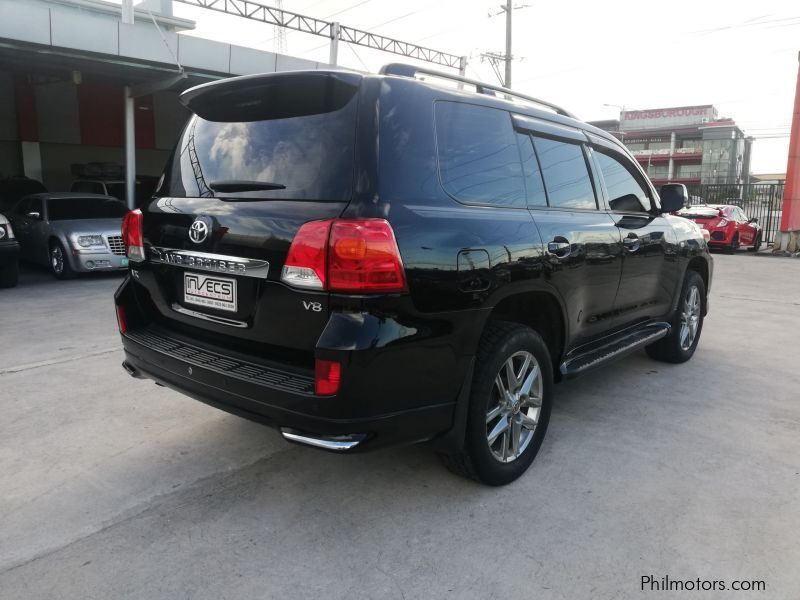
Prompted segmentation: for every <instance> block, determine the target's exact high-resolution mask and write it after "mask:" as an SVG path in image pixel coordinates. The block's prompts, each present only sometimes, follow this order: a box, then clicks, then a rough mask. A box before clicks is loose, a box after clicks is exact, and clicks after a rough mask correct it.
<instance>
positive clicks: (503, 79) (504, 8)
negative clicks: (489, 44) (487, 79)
mask: <svg viewBox="0 0 800 600" xmlns="http://www.w3.org/2000/svg"><path fill="white" fill-rule="evenodd" d="M528 6H530V4H518V5H517V6H514V1H513V0H506V3H505V4H501V5H500V10H498V11H497V12H490V13H489V18H490V19H491V18H492V17H496V16H497V15H499V14H500V13H506V51H505V53H504V54H500V53H499V52H483V53H482V54H481V62H483V61H484V60H486V61H488V62H489V64H490V65H491V66H492V70H493V71H494V73H495V75H497V78H498V79H499V80H500V83H501V84H502V85H503V86H504V87H507V88H510V87H511V61H513V60H514V55H513V54H512V53H511V48H512V43H511V30H512V14H513V12H514V11H515V10H519V9H520V8H527V7H528ZM500 63H504V65H505V73H504V74H502V75H501V73H500Z"/></svg>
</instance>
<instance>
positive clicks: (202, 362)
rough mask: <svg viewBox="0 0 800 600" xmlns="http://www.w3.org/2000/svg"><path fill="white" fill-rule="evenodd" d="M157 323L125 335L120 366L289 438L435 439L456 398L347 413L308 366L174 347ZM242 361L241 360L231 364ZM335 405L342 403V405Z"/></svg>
mask: <svg viewBox="0 0 800 600" xmlns="http://www.w3.org/2000/svg"><path fill="white" fill-rule="evenodd" d="M154 331H155V332H156V333H157V334H159V331H158V329H153V328H147V332H148V334H147V335H143V334H142V332H141V331H131V332H129V333H128V334H125V335H123V336H122V342H123V346H124V349H125V362H124V363H123V366H124V367H125V369H126V370H127V371H128V373H130V374H131V375H132V376H134V377H137V378H147V379H152V380H153V381H155V382H157V383H159V384H161V385H163V386H166V387H169V388H172V389H174V390H176V391H179V392H181V393H183V394H186V395H188V396H191V397H192V398H195V399H197V400H200V401H201V402H204V403H206V404H209V405H211V406H213V407H215V408H219V409H221V410H224V411H226V412H229V413H232V414H235V415H238V416H240V417H244V418H246V419H250V420H252V421H256V422H259V423H262V424H265V425H268V426H270V427H274V428H277V429H280V430H281V431H282V432H283V433H284V437H285V438H287V439H289V440H290V441H298V442H300V443H305V444H308V445H313V446H316V447H320V448H327V449H330V450H335V451H339V452H356V451H361V450H364V449H374V448H378V447H381V446H386V445H392V444H399V443H410V442H417V441H423V440H427V439H431V438H433V437H435V436H436V435H437V434H438V433H441V432H444V431H446V430H448V429H449V428H450V427H451V426H452V424H453V416H454V410H455V403H454V402H447V403H442V404H437V405H432V406H425V407H421V408H413V409H407V410H399V411H394V412H391V413H383V414H373V415H369V416H349V415H348V414H347V413H348V409H347V407H348V406H349V405H350V402H349V401H348V399H347V398H345V397H343V396H342V395H341V394H340V395H339V396H316V395H314V394H313V377H312V374H311V373H302V372H299V371H297V370H292V371H289V370H285V369H280V368H275V367H274V366H270V365H265V364H256V363H249V362H247V361H240V360H238V359H236V358H233V359H231V358H230V357H226V356H222V355H218V356H214V355H213V352H210V351H208V350H203V349H199V348H196V347H194V348H193V347H192V346H191V345H188V346H187V345H185V344H184V345H180V346H177V347H173V348H170V346H169V344H168V343H166V344H165V343H164V341H163V340H164V339H170V338H168V337H166V336H163V335H160V336H156V337H154V336H153V332H154ZM158 337H161V340H159V339H158ZM176 343H178V344H180V342H176ZM187 348H188V349H187ZM237 362H238V363H240V364H239V366H236V365H234V364H233V363H237ZM264 381H270V382H271V383H269V384H268V383H264ZM380 393H381V390H379V389H376V390H375V394H376V396H377V395H379V394H380ZM337 406H339V407H341V410H337V408H336V407H337ZM334 415H335V416H334ZM313 440H323V441H324V440H332V441H336V440H339V441H342V440H354V441H355V442H357V443H353V444H347V443H342V444H328V445H326V444H324V443H313Z"/></svg>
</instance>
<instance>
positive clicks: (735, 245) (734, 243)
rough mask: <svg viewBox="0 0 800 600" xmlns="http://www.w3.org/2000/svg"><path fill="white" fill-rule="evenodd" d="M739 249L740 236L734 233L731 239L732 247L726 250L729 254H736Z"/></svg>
mask: <svg viewBox="0 0 800 600" xmlns="http://www.w3.org/2000/svg"><path fill="white" fill-rule="evenodd" d="M738 249H739V234H738V233H734V234H733V237H732V238H731V245H730V246H728V247H727V248H726V250H727V251H728V254H734V253H735V252H736V251H737V250H738Z"/></svg>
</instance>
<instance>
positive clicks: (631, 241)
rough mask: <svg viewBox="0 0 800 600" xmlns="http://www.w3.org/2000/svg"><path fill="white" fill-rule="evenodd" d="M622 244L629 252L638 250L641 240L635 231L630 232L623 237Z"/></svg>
mask: <svg viewBox="0 0 800 600" xmlns="http://www.w3.org/2000/svg"><path fill="white" fill-rule="evenodd" d="M622 245H623V246H625V249H626V250H627V251H628V252H636V251H637V250H638V249H639V246H641V240H640V239H639V236H638V235H636V234H635V233H629V234H628V235H627V236H626V237H624V238H623V239H622Z"/></svg>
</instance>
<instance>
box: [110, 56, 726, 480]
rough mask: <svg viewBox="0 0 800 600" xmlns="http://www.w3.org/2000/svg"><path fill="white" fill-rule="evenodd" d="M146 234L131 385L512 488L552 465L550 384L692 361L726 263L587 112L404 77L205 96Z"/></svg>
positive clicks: (674, 194)
mask: <svg viewBox="0 0 800 600" xmlns="http://www.w3.org/2000/svg"><path fill="white" fill-rule="evenodd" d="M181 99H182V102H183V103H184V104H185V105H186V106H187V107H188V108H189V109H190V110H191V112H192V113H193V116H192V118H191V119H190V121H189V122H188V124H187V126H186V129H185V131H184V132H183V134H182V137H181V138H180V140H179V142H178V144H177V147H176V149H175V151H174V153H173V155H172V157H171V159H170V160H169V162H168V164H167V167H166V170H165V173H164V176H163V177H162V180H161V182H160V184H159V186H158V188H157V190H156V194H155V197H154V198H153V199H152V200H151V201H150V202H149V203H147V204H146V205H145V206H144V208H143V209H142V210H135V211H132V212H130V213H128V215H127V216H126V218H125V221H124V234H123V235H124V243H125V246H126V251H127V255H128V257H129V259H130V264H131V268H130V274H129V276H128V277H127V278H126V279H125V281H124V282H123V284H122V285H121V286H120V288H119V290H118V291H117V292H116V296H115V302H116V309H117V316H118V322H119V328H120V332H121V334H122V341H123V344H124V348H125V362H124V365H123V366H124V367H125V369H126V370H127V371H128V372H129V373H130V374H131V375H133V376H135V377H144V378H150V379H153V380H155V381H156V382H158V383H160V384H162V385H165V386H169V387H171V388H174V389H176V390H178V391H180V392H183V393H185V394H188V395H190V396H193V397H195V398H197V399H199V400H202V401H203V402H206V403H208V404H210V405H212V406H215V407H218V408H221V409H223V410H226V411H229V412H231V413H234V414H237V415H241V416H243V417H246V418H248V419H253V420H256V421H260V422H263V423H265V424H268V425H271V426H273V427H275V428H277V429H278V430H279V431H280V432H281V434H282V435H283V437H284V438H286V439H287V440H290V441H293V442H297V443H301V444H306V445H310V446H315V447H318V448H324V449H328V450H332V451H336V452H353V451H360V450H366V449H369V448H377V447H379V446H383V445H387V444H396V443H400V442H421V441H429V442H431V444H432V445H433V446H434V447H435V448H436V449H437V450H438V451H439V452H440V453H441V454H442V456H443V457H444V461H445V464H446V465H447V466H448V467H449V468H451V469H452V470H454V471H456V472H458V473H461V474H463V475H466V476H469V477H472V478H475V479H478V480H480V481H482V482H484V483H487V484H490V485H501V484H505V483H508V482H510V481H513V480H514V479H516V478H517V477H519V476H520V475H521V474H522V473H523V472H524V471H525V470H526V469H527V468H528V466H529V465H530V464H531V462H532V461H533V459H534V457H535V455H536V453H537V452H538V450H539V448H540V446H541V444H542V440H543V438H544V435H545V431H546V429H547V425H548V420H549V418H550V411H551V407H552V403H553V384H554V382H556V381H559V380H561V379H562V378H568V377H573V376H576V375H580V374H583V373H584V372H586V371H589V370H590V369H593V368H598V367H603V366H605V365H606V364H608V363H609V362H610V361H611V360H613V359H616V358H619V357H620V356H623V355H625V354H627V353H630V352H633V351H635V350H637V349H641V348H644V349H645V350H646V351H647V353H648V354H649V355H650V356H652V357H653V358H655V359H657V360H662V361H669V362H674V363H679V362H684V361H686V360H688V359H689V358H691V356H692V354H693V353H694V351H695V349H696V347H697V344H698V341H699V339H700V333H701V331H702V327H703V318H704V316H705V315H706V311H707V309H708V301H707V294H708V290H709V286H710V283H711V276H712V260H711V257H710V256H709V253H708V247H707V244H706V241H705V240H704V238H703V235H702V233H701V231H700V230H699V228H698V227H697V226H696V225H695V224H694V223H692V222H690V221H688V220H686V219H683V218H680V217H676V216H672V215H671V214H670V213H671V212H673V211H675V210H677V209H679V208H681V207H682V206H683V204H684V202H685V201H686V189H685V188H684V187H683V186H680V185H670V186H665V187H664V188H662V190H661V194H660V196H659V194H658V193H656V190H655V189H654V188H653V186H652V184H651V183H650V181H649V180H648V179H647V177H646V176H645V174H644V173H643V172H642V170H641V169H640V167H639V166H638V164H637V162H636V161H635V160H634V159H633V158H632V157H631V155H630V154H629V153H628V151H627V150H626V149H625V147H624V146H623V145H622V144H620V143H619V142H618V141H617V140H616V139H615V138H614V137H612V136H611V135H609V134H607V133H605V132H603V131H601V130H599V129H596V128H594V127H592V126H590V125H587V124H585V123H582V122H581V121H579V120H578V119H576V118H575V117H573V116H572V115H571V114H570V113H568V112H567V111H566V110H564V109H562V108H560V107H558V106H555V105H553V104H550V103H548V102H544V101H541V100H537V99H535V98H531V97H528V96H523V95H520V94H517V93H515V92H512V91H511V90H506V89H503V88H498V87H496V86H491V85H488V84H485V83H481V82H477V81H472V80H468V79H464V78H458V77H450V76H448V75H444V74H441V73H436V72H432V71H427V70H424V69H418V68H415V67H410V66H406V65H399V64H392V65H388V66H386V67H384V68H383V69H382V71H381V73H380V74H378V75H361V74H355V73H348V72H340V71H313V72H303V71H298V72H289V73H271V74H267V75H255V76H245V77H236V78H232V79H227V80H224V81H218V82H213V83H208V84H205V85H201V86H198V87H195V88H192V89H190V90H188V91H186V92H184V93H183V94H182V96H181Z"/></svg>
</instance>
